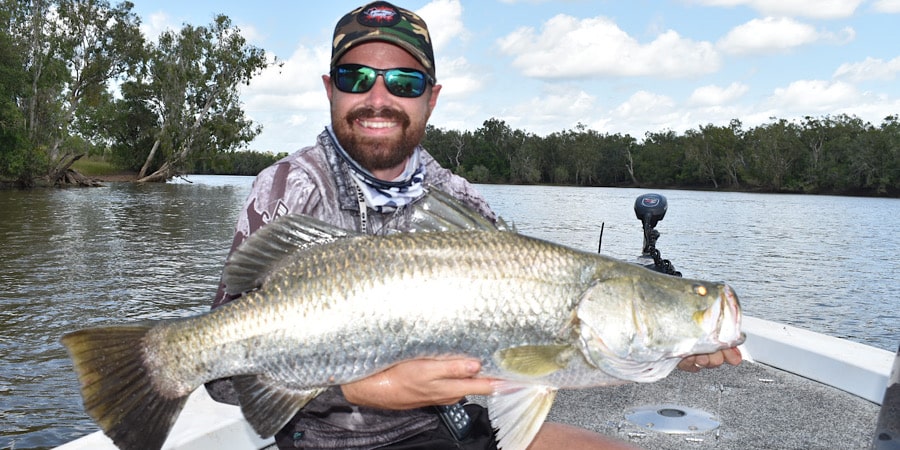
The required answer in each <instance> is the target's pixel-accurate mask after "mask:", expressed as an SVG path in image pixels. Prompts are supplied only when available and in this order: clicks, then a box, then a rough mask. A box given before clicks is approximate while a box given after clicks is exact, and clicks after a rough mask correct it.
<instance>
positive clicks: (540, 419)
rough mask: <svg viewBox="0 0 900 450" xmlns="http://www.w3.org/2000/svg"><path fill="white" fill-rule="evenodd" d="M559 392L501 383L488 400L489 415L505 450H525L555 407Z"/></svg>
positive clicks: (539, 386)
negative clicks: (555, 399) (554, 401)
mask: <svg viewBox="0 0 900 450" xmlns="http://www.w3.org/2000/svg"><path fill="white" fill-rule="evenodd" d="M554 398H556V388H553V387H550V386H541V385H526V384H521V383H516V382H498V383H497V384H496V389H495V391H494V394H493V395H491V396H490V397H488V415H489V416H490V418H491V425H493V426H494V428H496V429H497V443H498V444H499V447H500V448H502V449H503V450H524V449H525V448H526V447H528V444H530V443H531V441H532V440H534V436H535V435H536V434H537V432H538V430H540V429H541V425H543V424H544V419H545V418H546V417H547V414H548V413H549V412H550V407H551V406H553V399H554Z"/></svg>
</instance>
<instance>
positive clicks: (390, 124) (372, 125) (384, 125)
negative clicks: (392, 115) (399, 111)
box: [359, 120, 397, 128]
mask: <svg viewBox="0 0 900 450" xmlns="http://www.w3.org/2000/svg"><path fill="white" fill-rule="evenodd" d="M359 124H360V125H362V126H364V127H366V128H391V127H394V126H397V123H396V122H380V121H379V122H369V121H366V120H361V121H360V122H359Z"/></svg>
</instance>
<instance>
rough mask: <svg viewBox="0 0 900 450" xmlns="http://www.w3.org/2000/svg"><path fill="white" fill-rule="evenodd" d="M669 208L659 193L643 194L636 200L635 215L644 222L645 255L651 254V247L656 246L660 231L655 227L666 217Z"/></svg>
mask: <svg viewBox="0 0 900 450" xmlns="http://www.w3.org/2000/svg"><path fill="white" fill-rule="evenodd" d="M667 209H669V203H668V202H667V201H666V198H665V197H663V196H662V195H659V194H643V195H640V196H638V198H637V199H636V200H635V201H634V215H636V216H637V218H638V220H640V221H641V223H643V224H644V250H643V254H644V255H648V256H649V255H650V251H651V249H653V248H655V247H656V240H657V239H659V231H656V230H655V227H656V224H657V223H659V221H660V220H663V217H666V210H667Z"/></svg>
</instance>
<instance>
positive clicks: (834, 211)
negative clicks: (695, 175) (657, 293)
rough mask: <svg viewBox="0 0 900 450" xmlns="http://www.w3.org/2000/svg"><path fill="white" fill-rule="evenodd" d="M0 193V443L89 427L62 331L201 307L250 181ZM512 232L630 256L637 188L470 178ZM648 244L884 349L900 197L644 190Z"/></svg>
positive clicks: (687, 268)
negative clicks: (662, 213) (657, 213)
mask: <svg viewBox="0 0 900 450" xmlns="http://www.w3.org/2000/svg"><path fill="white" fill-rule="evenodd" d="M190 181H192V182H191V183H187V182H183V181H181V182H177V183H168V184H164V185H158V184H148V185H138V184H131V183H110V184H109V185H108V186H107V187H103V188H86V189H63V190H31V191H0V214H2V220H0V448H3V449H6V448H10V449H37V448H48V447H53V446H55V445H59V444H61V443H63V442H66V441H68V440H71V439H74V438H76V437H78V436H81V435H84V434H87V433H89V432H91V431H94V430H96V426H95V425H94V424H93V423H92V422H91V421H90V420H89V419H88V418H87V417H86V415H85V414H84V412H83V409H82V407H81V399H80V397H79V394H78V390H77V381H76V379H75V375H74V373H73V372H72V368H71V364H70V362H69V360H68V357H67V355H66V353H65V350H64V349H63V348H62V346H61V345H60V344H59V337H60V336H61V335H62V334H64V333H66V332H68V331H73V330H76V329H79V328H82V327H85V326H91V325H97V324H106V323H120V322H124V321H132V320H139V319H147V318H153V319H157V318H166V317H179V316H185V315H192V314H196V313H198V312H201V311H205V310H206V309H207V308H208V304H209V303H210V301H211V300H212V296H213V294H214V290H215V287H216V284H217V282H218V278H219V274H220V270H221V265H222V262H223V260H224V258H225V255H226V253H227V250H228V247H229V246H230V243H231V233H232V229H233V224H234V220H235V217H236V215H237V210H238V209H239V207H240V205H241V203H242V202H243V200H244V198H245V197H246V195H247V192H248V191H249V188H250V183H251V181H252V178H249V177H208V176H202V177H201V176H197V177H191V178H190ZM479 189H480V190H481V191H482V193H483V194H484V195H485V197H487V199H488V201H489V202H490V203H491V204H492V206H493V207H494V209H495V210H496V211H497V212H498V213H499V214H500V215H501V216H503V217H504V218H505V219H506V220H507V221H509V222H512V223H514V224H515V225H516V227H517V229H518V231H519V232H521V233H523V234H528V235H532V236H536V237H541V238H545V239H548V240H552V241H554V242H559V243H562V244H566V245H569V246H572V247H576V248H580V249H583V250H587V251H597V248H598V241H599V238H600V230H601V223H604V224H605V226H604V230H603V239H602V248H601V252H602V253H604V254H607V255H610V256H614V257H618V258H623V259H629V260H631V259H633V258H634V257H635V256H636V255H638V254H639V253H640V251H641V245H642V237H641V225H640V222H639V221H638V220H637V218H636V217H635V215H634V211H633V205H634V200H635V198H636V197H637V196H638V195H640V194H642V193H646V192H648V191H646V190H634V189H606V188H567V187H545V186H524V187H523V186H479ZM654 192H658V193H661V194H663V195H665V196H666V197H667V199H668V202H669V211H668V214H667V216H666V217H665V219H663V221H661V222H660V223H659V225H658V226H657V230H659V231H660V233H661V234H662V236H661V237H660V239H659V241H658V243H657V247H658V248H659V249H660V250H661V251H662V256H663V257H664V258H667V259H670V260H672V262H673V263H674V264H675V267H676V268H677V269H678V270H680V271H681V272H683V273H684V274H685V275H686V276H691V277H696V278H704V279H712V280H723V281H727V282H728V283H729V284H731V285H732V286H733V287H734V288H735V290H736V291H737V293H738V295H739V296H740V298H741V301H742V304H743V306H744V309H745V311H746V312H747V313H748V314H751V315H754V316H757V317H762V318H766V319H770V320H776V321H781V322H785V323H789V324H793V325H796V326H800V327H804V328H808V329H812V330H816V331H820V332H824V333H827V334H831V335H834V336H838V337H843V338H848V339H851V340H854V341H858V342H862V343H865V344H869V345H873V346H875V347H879V348H882V349H886V350H890V351H895V350H896V349H897V345H898V342H900V294H898V291H900V277H898V274H900V257H898V256H900V255H898V253H900V233H898V227H897V226H896V224H895V223H896V222H895V221H896V218H897V217H898V215H900V200H897V199H869V198H851V197H828V196H798V195H770V194H744V193H713V192H690V191H674V190H672V191H665V190H658V191H654Z"/></svg>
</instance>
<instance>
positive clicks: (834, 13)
mask: <svg viewBox="0 0 900 450" xmlns="http://www.w3.org/2000/svg"><path fill="white" fill-rule="evenodd" d="M882 1H884V2H896V1H897V0H882ZM862 2H863V0H693V3H697V4H700V5H706V6H724V7H735V6H747V7H749V8H753V9H755V10H757V11H759V12H760V13H762V14H763V15H766V16H782V17H809V18H814V19H841V18H846V17H850V16H852V15H853V13H854V12H856V9H857V8H858V7H859V5H860V4H862Z"/></svg>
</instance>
